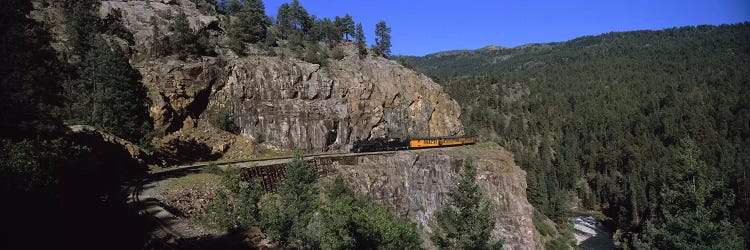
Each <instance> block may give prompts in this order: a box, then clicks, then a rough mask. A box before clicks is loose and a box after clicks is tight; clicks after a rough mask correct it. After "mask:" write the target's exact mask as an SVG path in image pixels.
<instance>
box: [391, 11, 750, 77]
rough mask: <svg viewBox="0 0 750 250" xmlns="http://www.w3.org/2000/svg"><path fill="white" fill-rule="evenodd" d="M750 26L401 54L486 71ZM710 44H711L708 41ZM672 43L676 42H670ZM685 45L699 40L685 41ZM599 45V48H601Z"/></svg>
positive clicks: (437, 71) (434, 66)
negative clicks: (560, 53)
mask: <svg viewBox="0 0 750 250" xmlns="http://www.w3.org/2000/svg"><path fill="white" fill-rule="evenodd" d="M748 27H750V23H749V22H744V23H737V24H725V25H719V26H713V25H698V26H686V27H678V28H669V29H664V30H639V31H627V32H610V33H605V34H601V35H596V36H582V37H578V38H575V39H572V40H568V41H562V42H552V43H529V44H524V45H520V46H516V47H513V48H507V47H502V46H495V45H489V46H485V47H482V48H479V49H476V50H449V51H441V52H436V53H432V54H428V55H425V56H401V57H402V58H404V59H405V60H406V61H408V62H409V63H410V64H411V65H412V66H413V67H414V68H415V69H416V70H417V71H420V72H423V73H426V74H428V75H443V74H461V73H477V72H485V71H496V70H508V69H509V68H508V67H510V66H513V67H516V69H522V68H524V67H523V66H520V67H519V64H524V63H530V65H535V64H537V63H534V62H535V61H539V60H541V61H544V59H551V57H550V56H545V55H549V54H550V53H551V52H552V51H555V50H563V51H565V53H568V54H570V55H571V56H574V55H575V54H578V53H579V52H580V54H596V55H606V53H604V54H603V53H597V52H602V51H601V49H606V50H613V49H618V48H619V49H622V48H629V49H630V50H633V49H635V50H637V49H639V48H640V49H643V48H647V47H652V48H655V47H659V45H665V44H673V43H674V42H676V41H679V40H685V39H686V38H688V37H689V36H698V37H701V39H700V40H705V41H708V40H711V35H712V34H713V35H716V34H720V33H722V32H741V31H743V30H747V29H748ZM707 45H708V44H707ZM670 46H672V45H670ZM681 46H682V47H687V46H695V44H681ZM597 48H598V49H597Z"/></svg>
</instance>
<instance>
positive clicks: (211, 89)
mask: <svg viewBox="0 0 750 250" xmlns="http://www.w3.org/2000/svg"><path fill="white" fill-rule="evenodd" d="M137 67H138V68H139V69H140V70H141V74H142V75H143V82H144V84H146V86H149V87H150V88H151V90H152V91H151V97H152V100H154V106H153V107H152V109H151V113H152V115H153V117H154V119H155V124H156V126H157V128H158V129H159V130H161V131H162V132H164V133H171V132H174V131H178V130H180V129H182V128H184V127H191V126H195V124H196V123H195V121H196V120H198V119H211V118H212V117H215V116H217V115H219V114H222V113H231V114H233V117H234V118H235V120H236V123H237V124H238V125H239V127H240V129H241V134H242V135H244V136H246V137H248V138H253V139H260V138H258V137H262V139H263V140H265V141H267V142H268V143H270V144H272V145H275V146H277V147H278V148H284V149H291V148H299V149H308V150H314V151H326V150H336V149H343V148H344V146H345V145H347V144H350V143H351V142H352V141H354V140H356V139H366V138H375V137H385V136H390V137H404V136H445V135H456V134H461V133H463V125H462V123H461V121H460V119H459V116H460V107H459V106H458V104H457V103H456V102H455V101H454V100H453V99H451V98H450V97H449V96H448V95H446V94H445V93H444V92H443V91H442V88H441V87H440V86H439V85H437V84H436V83H434V82H432V80H430V79H429V78H427V77H426V76H424V75H421V74H418V73H415V72H413V71H411V70H408V69H406V68H404V67H402V66H401V65H399V64H397V63H395V62H393V61H389V60H386V59H383V58H375V57H369V58H367V59H364V60H362V59H359V58H358V57H356V56H347V57H345V58H344V59H342V60H339V61H334V62H332V63H331V64H330V65H329V66H327V67H321V66H320V65H317V64H311V63H306V62H303V61H300V60H296V59H291V58H280V57H267V56H248V57H243V58H238V59H233V60H229V61H225V62H218V60H216V59H214V58H209V57H204V58H202V59H196V60H193V61H190V62H183V61H177V60H172V61H163V62H150V63H144V64H138V65H137Z"/></svg>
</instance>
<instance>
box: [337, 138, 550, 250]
mask: <svg viewBox="0 0 750 250" xmlns="http://www.w3.org/2000/svg"><path fill="white" fill-rule="evenodd" d="M467 156H471V157H473V159H474V163H475V164H476V165H477V170H478V176H477V180H478V181H479V182H480V183H481V185H482V186H483V187H484V190H485V191H486V193H487V195H488V196H489V198H490V200H491V202H492V204H493V205H494V209H495V215H496V223H495V230H494V231H493V232H492V235H493V236H494V237H498V238H501V239H503V240H504V241H505V247H506V248H507V249H538V248H542V246H541V245H540V243H539V242H537V241H535V239H534V234H535V233H534V224H533V222H532V214H533V211H534V210H533V207H532V206H531V204H529V202H528V201H527V199H526V181H525V180H526V172H525V171H523V170H521V169H520V168H519V167H518V166H517V165H516V164H515V163H514V162H513V156H512V154H511V153H509V152H508V151H505V150H504V149H502V148H500V147H497V146H487V145H479V146H470V147H457V148H441V149H431V150H417V151H399V152H395V153H393V154H385V155H368V156H360V157H356V158H354V159H355V160H353V161H350V162H347V161H344V160H339V161H333V163H332V164H333V166H332V167H331V168H330V169H331V170H332V173H330V174H328V176H327V177H325V179H326V180H327V181H330V180H332V179H333V178H334V177H335V176H342V177H344V178H345V179H347V180H349V183H350V184H351V185H352V186H354V187H355V188H356V189H358V190H359V191H360V192H362V193H364V194H366V195H367V196H368V197H372V198H373V199H375V200H378V201H381V202H386V203H389V204H391V205H393V207H394V208H396V211H397V212H398V213H399V214H400V215H403V216H406V217H408V218H409V219H411V220H412V221H414V222H416V223H417V224H419V225H421V227H422V228H423V229H424V230H425V231H427V232H429V231H430V225H429V223H430V220H431V219H432V217H433V214H434V212H435V210H436V209H437V208H438V207H439V206H441V205H442V204H445V203H446V200H447V199H448V195H449V193H450V191H451V189H452V188H455V186H456V185H455V184H456V183H455V182H456V179H458V176H459V173H460V171H461V168H462V166H463V161H464V160H465V159H466V157H467Z"/></svg>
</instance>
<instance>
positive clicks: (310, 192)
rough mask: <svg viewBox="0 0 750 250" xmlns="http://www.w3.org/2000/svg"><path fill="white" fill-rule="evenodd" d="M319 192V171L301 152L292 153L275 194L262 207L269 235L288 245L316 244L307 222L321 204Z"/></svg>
mask: <svg viewBox="0 0 750 250" xmlns="http://www.w3.org/2000/svg"><path fill="white" fill-rule="evenodd" d="M319 195H320V194H319V191H318V173H317V172H316V171H315V168H314V167H312V166H310V164H308V163H307V161H305V160H304V155H303V154H302V153H301V152H295V154H294V157H293V160H292V162H291V163H289V164H287V166H286V169H285V171H284V183H283V185H282V187H281V189H280V190H279V193H278V197H274V198H271V200H269V201H267V202H266V203H265V204H267V205H266V206H264V207H263V209H262V210H261V216H262V217H263V226H264V227H265V228H266V229H267V234H268V237H269V238H270V239H272V240H278V241H280V242H282V243H283V244H284V245H286V246H289V247H300V248H301V247H305V246H311V245H315V242H317V237H315V236H312V235H313V234H314V233H315V232H313V231H310V230H311V229H308V225H309V223H310V221H311V219H312V218H313V215H314V213H315V211H316V210H318V208H319V207H320V204H319V200H318V196H319ZM282 204H283V205H282ZM312 230H315V229H312Z"/></svg>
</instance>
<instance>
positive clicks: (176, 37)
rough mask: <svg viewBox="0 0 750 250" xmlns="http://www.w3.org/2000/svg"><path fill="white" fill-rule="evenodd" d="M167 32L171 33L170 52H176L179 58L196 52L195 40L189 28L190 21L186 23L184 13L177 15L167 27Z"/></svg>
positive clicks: (186, 19)
mask: <svg viewBox="0 0 750 250" xmlns="http://www.w3.org/2000/svg"><path fill="white" fill-rule="evenodd" d="M169 30H170V31H171V32H172V35H171V36H170V37H169V40H170V43H171V44H170V45H171V46H170V47H171V51H172V52H176V53H177V54H178V55H180V57H186V56H187V55H189V54H193V53H195V52H196V50H197V48H196V40H197V38H196V36H195V34H194V33H193V29H192V28H190V21H188V18H187V15H185V12H184V11H182V10H180V12H179V13H177V16H176V17H175V19H174V22H173V23H172V24H171V25H170V26H169Z"/></svg>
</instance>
